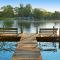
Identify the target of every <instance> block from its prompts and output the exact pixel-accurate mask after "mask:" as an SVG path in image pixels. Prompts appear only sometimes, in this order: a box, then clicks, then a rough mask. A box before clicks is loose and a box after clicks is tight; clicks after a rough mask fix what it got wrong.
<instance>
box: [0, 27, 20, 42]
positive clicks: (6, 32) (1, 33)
mask: <svg viewBox="0 0 60 60" xmlns="http://www.w3.org/2000/svg"><path fill="white" fill-rule="evenodd" d="M19 40H20V37H18V29H17V28H0V41H19Z"/></svg>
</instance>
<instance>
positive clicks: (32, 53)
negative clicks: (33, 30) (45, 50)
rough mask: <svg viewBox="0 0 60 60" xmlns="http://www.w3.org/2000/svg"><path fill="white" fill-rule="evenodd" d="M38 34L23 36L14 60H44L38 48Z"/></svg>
mask: <svg viewBox="0 0 60 60" xmlns="http://www.w3.org/2000/svg"><path fill="white" fill-rule="evenodd" d="M36 35H37V34H21V35H20V36H21V40H20V41H19V42H18V46H17V48H16V52H15V53H14V55H13V60H42V57H41V54H40V49H39V48H38V47H37V46H38V45H37V41H36Z"/></svg>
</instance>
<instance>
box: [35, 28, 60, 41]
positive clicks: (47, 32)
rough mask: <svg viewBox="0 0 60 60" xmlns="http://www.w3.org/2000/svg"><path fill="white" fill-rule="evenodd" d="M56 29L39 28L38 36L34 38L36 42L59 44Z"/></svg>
mask: <svg viewBox="0 0 60 60" xmlns="http://www.w3.org/2000/svg"><path fill="white" fill-rule="evenodd" d="M57 30H58V28H40V31H39V36H38V37H36V40H37V41H38V42H60V37H59V36H57Z"/></svg>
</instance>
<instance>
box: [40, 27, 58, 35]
mask: <svg viewBox="0 0 60 60" xmlns="http://www.w3.org/2000/svg"><path fill="white" fill-rule="evenodd" d="M57 30H58V28H40V30H39V33H40V35H43V36H56V35H57Z"/></svg>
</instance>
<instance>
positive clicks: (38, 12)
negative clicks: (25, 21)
mask: <svg viewBox="0 0 60 60" xmlns="http://www.w3.org/2000/svg"><path fill="white" fill-rule="evenodd" d="M1 9H3V11H0V19H2V18H3V19H4V18H9V19H10V18H13V17H33V18H34V19H36V20H42V19H43V20H60V12H58V11H55V12H54V13H52V12H47V11H46V10H44V9H39V8H34V9H32V6H31V5H30V4H27V5H25V6H24V5H23V4H20V7H15V8H13V7H12V6H11V5H7V6H3V7H1Z"/></svg>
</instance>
